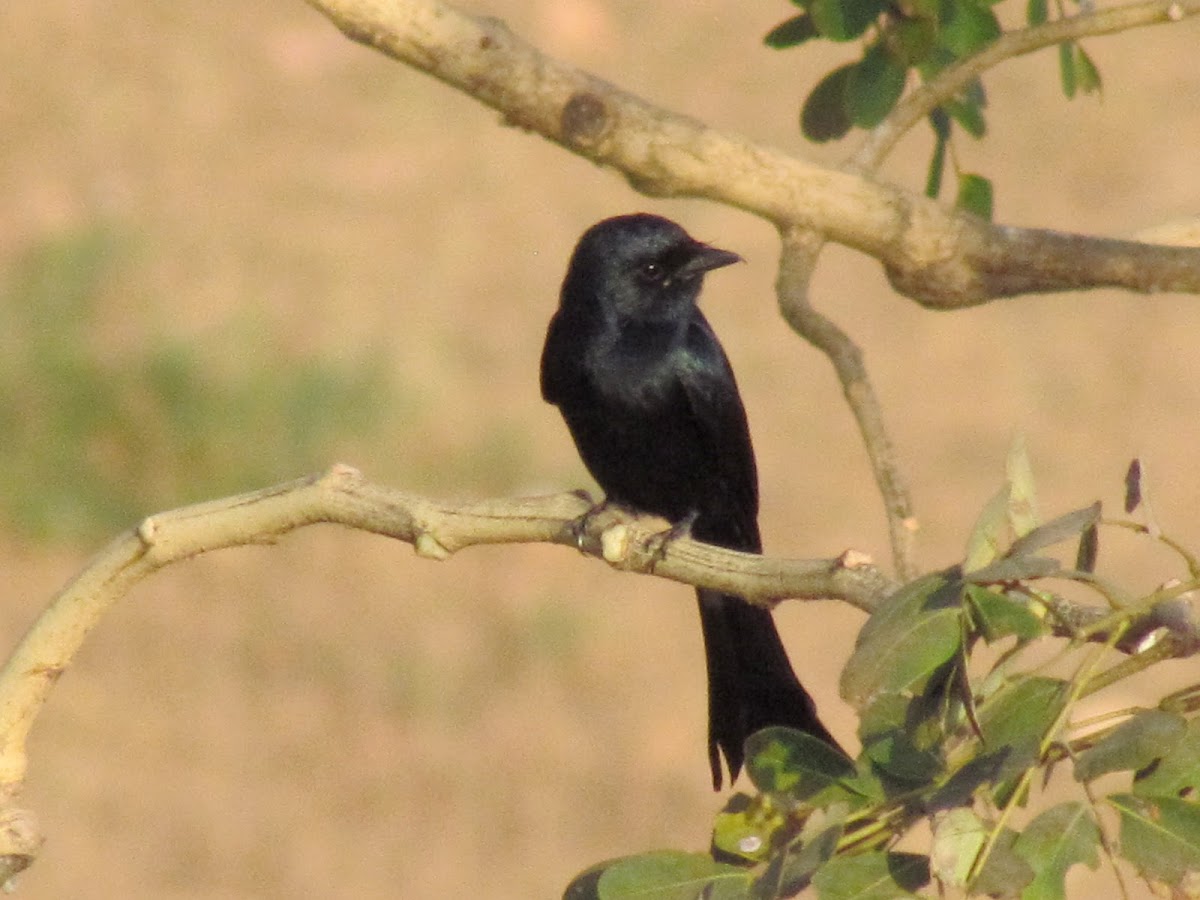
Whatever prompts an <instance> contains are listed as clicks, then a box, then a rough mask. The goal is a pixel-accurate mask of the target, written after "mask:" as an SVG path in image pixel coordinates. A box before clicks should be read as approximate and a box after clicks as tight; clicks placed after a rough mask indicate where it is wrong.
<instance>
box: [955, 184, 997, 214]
mask: <svg viewBox="0 0 1200 900" xmlns="http://www.w3.org/2000/svg"><path fill="white" fill-rule="evenodd" d="M954 205H955V206H957V207H958V208H959V209H963V210H966V211H967V212H971V213H974V214H975V215H977V216H979V217H980V218H982V219H987V220H988V221H991V218H992V182H991V181H990V180H988V179H987V178H984V177H983V176H982V175H975V174H973V173H971V172H963V173H961V174H960V175H959V176H958V197H957V198H955V200H954Z"/></svg>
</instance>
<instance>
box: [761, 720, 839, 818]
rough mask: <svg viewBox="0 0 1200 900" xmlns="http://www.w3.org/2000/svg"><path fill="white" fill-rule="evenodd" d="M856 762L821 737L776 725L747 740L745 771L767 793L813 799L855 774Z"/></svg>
mask: <svg viewBox="0 0 1200 900" xmlns="http://www.w3.org/2000/svg"><path fill="white" fill-rule="evenodd" d="M854 772H855V769H854V763H852V762H851V761H850V760H849V759H847V758H846V757H845V756H843V755H842V754H841V753H839V752H838V751H836V750H834V749H833V748H832V747H830V746H829V745H828V744H826V743H825V742H824V741H822V740H818V739H817V738H815V737H813V736H812V735H811V734H805V733H804V732H803V731H797V730H796V729H794V728H785V727H783V726H773V727H770V728H764V729H762V730H761V731H756V732H754V734H752V735H750V737H749V738H747V739H746V774H747V775H749V776H750V781H751V782H752V783H753V784H754V786H755V787H756V788H758V789H759V790H760V791H762V792H763V793H764V794H785V795H787V797H788V798H789V799H790V800H792V801H795V802H799V801H803V800H807V799H810V798H811V797H813V796H814V795H816V794H818V793H820V792H821V791H824V790H826V789H827V788H830V787H833V786H835V785H838V784H839V783H840V782H841V780H842V779H843V778H849V777H851V776H853V775H854Z"/></svg>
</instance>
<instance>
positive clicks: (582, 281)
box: [562, 213, 741, 321]
mask: <svg viewBox="0 0 1200 900" xmlns="http://www.w3.org/2000/svg"><path fill="white" fill-rule="evenodd" d="M740 261H741V257H740V256H738V255H737V254H736V253H731V252H729V251H728V250H720V249H718V248H716V247H711V246H709V245H708V244H704V243H701V242H700V241H697V240H695V239H693V238H692V237H691V236H689V235H688V233H687V232H686V231H684V230H683V229H682V228H680V227H679V226H678V225H676V224H675V223H674V222H672V221H670V220H669V219H664V218H662V217H661V216H652V215H647V214H645V213H638V214H635V215H629V216H617V217H616V218H612V219H605V220H604V221H602V222H599V223H597V224H595V225H593V226H592V227H591V228H589V229H588V230H587V231H586V232H584V235H583V237H581V238H580V239H579V243H578V245H577V246H576V247H575V253H574V255H572V257H571V263H570V266H569V267H568V269H567V277H566V280H565V281H564V282H563V292H562V297H563V305H564V306H566V305H568V304H574V303H586V304H589V305H592V306H599V307H600V308H601V309H602V310H603V311H604V312H606V313H609V314H612V315H615V316H617V317H618V318H621V319H637V320H643V321H653V320H670V319H673V318H677V317H680V316H683V315H687V314H689V313H690V309H691V307H692V306H694V305H695V303H696V298H697V296H699V294H700V286H701V284H702V283H703V281H704V273H705V272H708V271H711V270H712V269H718V268H720V267H722V266H728V265H730V264H732V263H735V262H740Z"/></svg>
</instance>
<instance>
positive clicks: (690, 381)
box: [680, 316, 762, 551]
mask: <svg viewBox="0 0 1200 900" xmlns="http://www.w3.org/2000/svg"><path fill="white" fill-rule="evenodd" d="M687 351H688V353H689V354H690V355H691V356H692V357H693V358H694V359H695V360H696V361H697V364H696V365H690V366H688V367H687V368H686V370H685V371H684V374H683V375H682V376H681V379H680V380H681V386H682V388H683V391H684V394H685V396H686V397H687V402H688V405H689V406H690V408H691V414H692V416H693V417H694V419H695V421H696V422H697V423H698V425H699V428H700V433H701V435H702V440H703V442H704V444H705V448H704V449H705V451H706V452H707V453H708V454H709V455H710V457H711V471H713V472H714V473H715V483H713V484H712V485H710V486H709V489H708V490H707V491H706V495H707V497H708V498H709V500H708V502H707V503H706V506H708V509H706V510H702V511H701V512H702V515H701V517H700V519H699V520H698V521H697V523H696V527H695V528H694V529H693V531H694V533H695V536H696V537H697V538H698V539H700V540H708V541H712V542H714V543H720V544H723V545H725V546H729V547H732V548H733V549H737V550H753V551H758V550H761V549H762V542H761V539H760V538H759V533H758V471H757V468H756V466H755V462H754V447H753V445H752V444H751V442H750V427H749V424H748V423H747V421H746V410H745V408H744V407H743V406H742V399H741V396H740V395H739V394H738V388H737V381H736V380H735V379H734V376H733V369H732V368H731V367H730V365H729V360H728V359H727V358H726V356H725V353H724V351H723V350H722V349H721V345H720V343H718V341H717V338H716V336H715V335H714V334H713V331H712V328H711V327H710V326H709V324H708V322H707V321H705V320H704V318H703V317H702V316H698V317H697V319H696V320H695V321H693V323H692V324H691V326H690V327H689V329H688V335H687Z"/></svg>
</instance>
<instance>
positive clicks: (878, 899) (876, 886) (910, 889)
mask: <svg viewBox="0 0 1200 900" xmlns="http://www.w3.org/2000/svg"><path fill="white" fill-rule="evenodd" d="M813 884H814V885H815V886H816V888H817V891H818V896H819V897H820V898H821V900H894V898H898V897H915V896H917V895H916V893H915V892H916V891H919V890H920V889H921V888H923V887H925V885H927V884H929V859H928V857H925V856H921V855H919V854H916V853H881V852H876V853H860V854H858V855H855V856H835V857H834V858H833V859H831V860H829V862H827V863H826V864H825V865H823V866H821V868H820V869H818V870H817V874H816V875H815V876H813Z"/></svg>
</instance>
